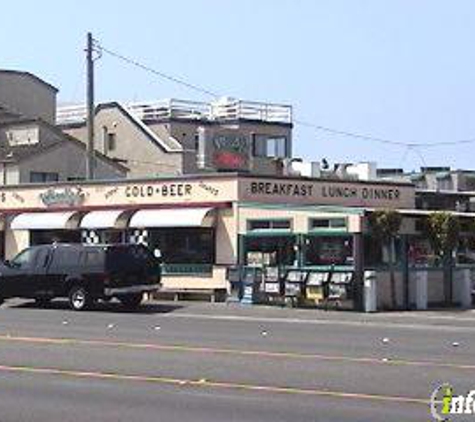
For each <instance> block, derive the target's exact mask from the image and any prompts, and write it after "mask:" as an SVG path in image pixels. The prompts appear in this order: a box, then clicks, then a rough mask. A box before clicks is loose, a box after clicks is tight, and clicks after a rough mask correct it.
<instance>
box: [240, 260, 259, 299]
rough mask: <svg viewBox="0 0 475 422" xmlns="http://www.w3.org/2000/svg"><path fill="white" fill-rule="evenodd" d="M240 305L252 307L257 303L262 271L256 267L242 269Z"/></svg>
mask: <svg viewBox="0 0 475 422" xmlns="http://www.w3.org/2000/svg"><path fill="white" fill-rule="evenodd" d="M241 281H242V297H241V303H244V304H247V305H252V304H254V303H258V302H259V299H260V292H261V281H262V269H261V268H258V267H242V269H241Z"/></svg>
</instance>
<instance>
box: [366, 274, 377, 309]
mask: <svg viewBox="0 0 475 422" xmlns="http://www.w3.org/2000/svg"><path fill="white" fill-rule="evenodd" d="M363 290H364V311H365V312H376V311H377V292H376V271H365V272H364V289H363Z"/></svg>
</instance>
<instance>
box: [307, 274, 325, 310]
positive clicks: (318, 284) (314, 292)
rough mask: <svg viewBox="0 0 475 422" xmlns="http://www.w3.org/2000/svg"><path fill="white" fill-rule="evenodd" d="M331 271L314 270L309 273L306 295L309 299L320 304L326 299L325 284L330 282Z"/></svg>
mask: <svg viewBox="0 0 475 422" xmlns="http://www.w3.org/2000/svg"><path fill="white" fill-rule="evenodd" d="M329 278H330V273H329V272H328V271H324V272H322V271H318V272H317V271H312V272H310V273H309V274H308V277H307V282H306V287H305V296H306V298H307V301H309V302H311V303H313V304H315V305H318V304H319V303H321V302H323V300H324V299H325V292H324V286H325V285H326V284H327V283H328V281H329Z"/></svg>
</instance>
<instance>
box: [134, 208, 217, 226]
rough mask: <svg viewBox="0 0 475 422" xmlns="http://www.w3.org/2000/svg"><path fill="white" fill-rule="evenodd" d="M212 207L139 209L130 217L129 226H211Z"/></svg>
mask: <svg viewBox="0 0 475 422" xmlns="http://www.w3.org/2000/svg"><path fill="white" fill-rule="evenodd" d="M212 210H213V208H172V209H163V210H140V211H137V212H136V213H135V214H134V215H133V216H132V218H131V219H130V223H129V227H133V228H139V227H140V228H145V227H211V226H212V225H213V217H212V216H211V215H209V214H211V211H212Z"/></svg>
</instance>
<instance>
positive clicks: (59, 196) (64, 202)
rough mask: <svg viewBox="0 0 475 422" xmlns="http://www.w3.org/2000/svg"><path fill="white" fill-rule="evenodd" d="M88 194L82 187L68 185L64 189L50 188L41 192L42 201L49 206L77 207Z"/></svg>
mask: <svg viewBox="0 0 475 422" xmlns="http://www.w3.org/2000/svg"><path fill="white" fill-rule="evenodd" d="M85 197H86V194H85V193H84V192H83V190H82V189H81V188H72V187H66V188H64V189H54V188H49V189H48V190H47V191H46V192H43V193H40V194H39V198H40V201H41V202H42V203H43V204H44V205H45V206H47V207H77V206H79V205H82V203H83V202H84V199H85Z"/></svg>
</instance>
